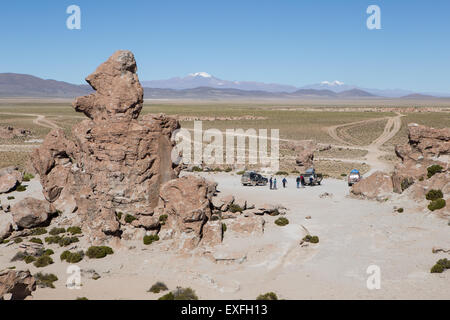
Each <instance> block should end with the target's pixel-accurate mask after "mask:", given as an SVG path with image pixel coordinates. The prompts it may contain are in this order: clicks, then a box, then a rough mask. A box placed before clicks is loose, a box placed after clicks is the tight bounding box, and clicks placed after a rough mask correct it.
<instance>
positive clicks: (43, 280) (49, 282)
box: [34, 272, 58, 289]
mask: <svg viewBox="0 0 450 320" xmlns="http://www.w3.org/2000/svg"><path fill="white" fill-rule="evenodd" d="M34 278H35V279H36V284H37V285H38V286H39V287H40V288H52V289H54V288H55V285H54V284H53V282H55V281H58V277H57V276H55V275H54V274H53V273H46V274H42V273H41V272H39V273H36V274H35V275H34Z"/></svg>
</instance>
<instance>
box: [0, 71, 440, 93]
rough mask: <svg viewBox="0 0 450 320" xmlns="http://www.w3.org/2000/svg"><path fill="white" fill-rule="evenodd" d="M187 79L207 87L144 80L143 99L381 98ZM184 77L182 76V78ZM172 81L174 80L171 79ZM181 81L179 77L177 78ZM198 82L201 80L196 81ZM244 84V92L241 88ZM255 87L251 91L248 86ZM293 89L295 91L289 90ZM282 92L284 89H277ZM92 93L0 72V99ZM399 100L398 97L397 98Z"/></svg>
mask: <svg viewBox="0 0 450 320" xmlns="http://www.w3.org/2000/svg"><path fill="white" fill-rule="evenodd" d="M188 77H190V78H191V79H195V80H199V79H200V80H205V82H206V84H207V85H199V86H196V87H192V88H184V89H174V88H158V87H148V85H149V83H148V81H141V83H142V85H143V87H144V93H145V98H146V99H235V98H250V99H258V98H262V99H303V98H329V99H354V98H367V99H373V98H385V97H383V96H380V95H377V94H373V93H372V92H369V91H367V90H364V89H361V88H358V87H356V86H348V85H345V84H344V83H342V82H339V81H334V82H322V83H321V84H318V87H317V86H314V85H311V86H305V87H302V88H295V87H292V86H283V85H280V86H281V87H278V88H279V90H280V91H270V90H263V89H259V88H261V87H262V88H266V86H270V88H271V89H272V90H273V89H274V88H275V86H276V84H266V83H260V82H250V81H247V82H245V81H244V82H240V81H234V82H233V83H235V85H236V86H238V87H239V85H240V87H239V88H226V87H223V86H221V87H219V88H217V87H214V86H209V85H208V84H211V83H210V82H209V81H222V80H220V79H217V78H215V77H214V76H212V75H210V74H208V73H206V72H199V73H193V74H190V75H188ZM185 78H186V77H185ZM172 79H174V78H172ZM177 79H183V78H177ZM200 82H201V81H200ZM242 84H244V87H245V88H248V89H247V90H244V89H242ZM253 84H256V85H255V86H254V87H255V88H256V89H250V88H252V85H253ZM329 86H332V87H339V89H340V90H331V89H330V88H329ZM292 88H294V89H295V90H292ZM281 89H286V90H281ZM90 93H93V90H92V89H91V87H90V86H89V85H87V84H86V85H77V84H71V83H68V82H64V81H57V80H52V79H42V78H39V77H36V76H33V75H27V74H18V73H0V97H36V98H75V97H78V96H83V95H87V94H90ZM401 97H404V98H406V99H426V98H435V97H433V96H431V95H425V94H421V93H414V92H412V93H409V92H406V94H403V95H401ZM401 97H399V98H401Z"/></svg>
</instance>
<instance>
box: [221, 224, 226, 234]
mask: <svg viewBox="0 0 450 320" xmlns="http://www.w3.org/2000/svg"><path fill="white" fill-rule="evenodd" d="M225 232H227V225H226V224H225V223H222V234H224V233H225Z"/></svg>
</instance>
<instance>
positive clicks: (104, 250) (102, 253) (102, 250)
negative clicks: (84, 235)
mask: <svg viewBox="0 0 450 320" xmlns="http://www.w3.org/2000/svg"><path fill="white" fill-rule="evenodd" d="M113 253H114V251H113V249H111V248H110V247H107V246H92V247H89V249H88V250H87V251H86V255H87V256H88V257H89V258H90V259H101V258H104V257H106V256H107V255H109V254H113Z"/></svg>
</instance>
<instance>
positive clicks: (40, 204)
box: [11, 197, 56, 229]
mask: <svg viewBox="0 0 450 320" xmlns="http://www.w3.org/2000/svg"><path fill="white" fill-rule="evenodd" d="M55 213H56V209H55V207H54V206H53V205H51V204H50V203H48V202H47V201H44V200H38V199H34V198H30V197H28V198H25V199H24V200H22V201H20V202H17V203H16V204H15V205H13V206H12V207H11V214H12V217H13V221H14V223H15V224H16V225H17V226H18V227H19V228H25V229H26V228H34V227H39V226H42V225H46V224H47V223H48V221H49V220H50V218H51V217H52V216H53V215H54V214H55Z"/></svg>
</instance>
